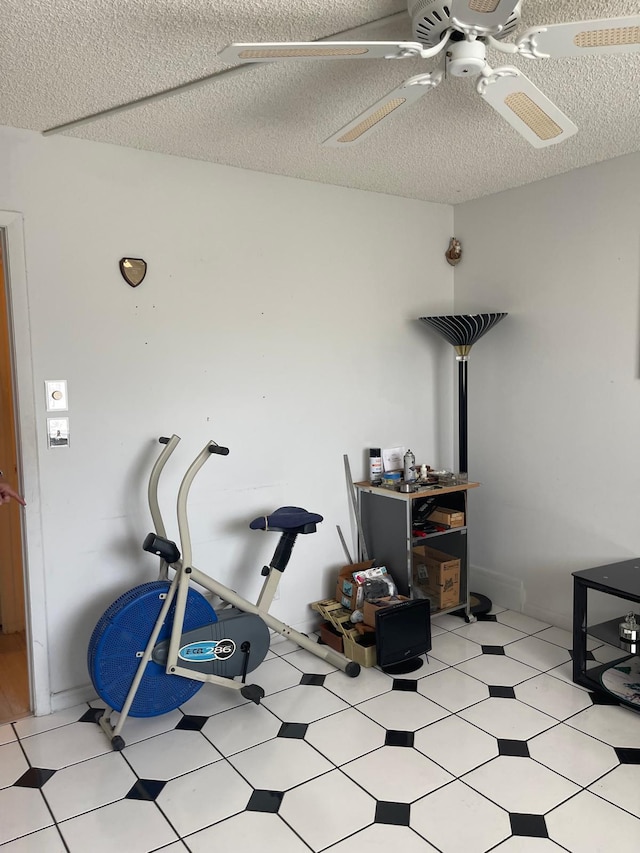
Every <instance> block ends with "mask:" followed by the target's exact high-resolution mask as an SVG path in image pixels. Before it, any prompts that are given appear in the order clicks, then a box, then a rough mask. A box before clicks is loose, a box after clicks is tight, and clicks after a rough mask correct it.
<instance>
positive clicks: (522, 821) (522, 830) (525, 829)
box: [509, 813, 549, 838]
mask: <svg viewBox="0 0 640 853" xmlns="http://www.w3.org/2000/svg"><path fill="white" fill-rule="evenodd" d="M509 820H510V821H511V832H513V834H514V835H528V836H529V837H530V838H548V837H549V833H548V832H547V824H546V822H545V819H544V817H543V815H541V814H514V813H511V814H509Z"/></svg>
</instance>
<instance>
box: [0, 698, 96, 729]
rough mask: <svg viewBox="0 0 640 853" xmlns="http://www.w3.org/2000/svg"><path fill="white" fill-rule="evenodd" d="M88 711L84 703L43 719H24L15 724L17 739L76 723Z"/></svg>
mask: <svg viewBox="0 0 640 853" xmlns="http://www.w3.org/2000/svg"><path fill="white" fill-rule="evenodd" d="M88 710H89V706H88V705H87V704H86V702H85V703H83V704H82V705H74V706H73V707H72V708H65V710H64V711H56V713H55V714H47V715H46V716H44V717H25V718H24V719H22V720H18V722H17V723H15V724H14V725H15V727H16V731H17V733H18V737H21V738H23V737H29V736H30V735H37V734H40V733H41V732H48V731H51V729H57V728H59V727H60V726H66V725H68V724H69V723H77V722H78V720H79V719H80V717H81V716H82V715H83V714H84V713H85V712H86V711H88Z"/></svg>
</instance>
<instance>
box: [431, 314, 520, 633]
mask: <svg viewBox="0 0 640 853" xmlns="http://www.w3.org/2000/svg"><path fill="white" fill-rule="evenodd" d="M506 316H507V315H506V313H505V314H449V315H448V316H444V317H420V319H421V320H422V322H423V323H425V324H426V325H427V326H429V327H430V328H431V329H435V330H436V332H438V333H439V334H440V335H442V337H443V338H444V339H445V340H446V341H448V342H449V343H450V344H452V345H453V347H454V348H455V351H456V361H457V362H458V458H459V463H458V470H459V471H460V473H463V474H468V471H469V466H468V460H467V362H468V361H469V353H470V351H471V347H472V346H473V344H475V342H476V341H477V340H478V339H479V338H481V337H482V336H483V335H484V334H486V333H487V332H488V331H489V329H492V328H493V327H494V326H495V325H496V323H499V322H500V320H502V318H503V317H506ZM469 601H470V604H471V612H472V613H473V614H475V615H476V616H478V617H480V618H482V616H483V615H484V614H486V613H488V612H489V611H490V610H491V607H492V606H493V605H492V602H491V599H489V598H487V597H486V595H480V594H479V593H477V592H470V593H469ZM455 615H459V616H462V615H464V613H463V611H461V610H460V611H458V612H457V614H455ZM465 618H467V617H465ZM494 618H495V617H494Z"/></svg>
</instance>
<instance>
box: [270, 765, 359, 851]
mask: <svg viewBox="0 0 640 853" xmlns="http://www.w3.org/2000/svg"><path fill="white" fill-rule="evenodd" d="M375 810H376V801H375V800H374V799H373V797H370V796H369V794H366V793H365V792H364V791H363V790H362V788H359V787H358V785H356V784H355V782H352V781H351V779H349V778H348V777H347V776H345V775H344V774H343V773H342V772H341V771H340V770H332V771H331V773H326V774H325V775H324V776H320V777H319V778H318V779H313V780H312V781H311V782H305V784H304V785H300V787H298V788H294V789H293V790H292V791H287V793H286V794H285V795H284V799H283V801H282V805H281V806H280V812H279V814H280V816H281V817H282V818H283V819H284V820H285V821H286V822H287V823H288V824H289V826H291V827H292V828H293V829H294V830H295V831H296V832H297V833H298V834H299V835H300V836H301V837H302V838H303V839H304V841H306V842H307V844H309V846H310V847H311V848H312V850H324V848H325V847H328V846H329V845H330V844H334V843H335V842H336V841H340V840H341V839H343V838H344V837H345V836H347V835H351V833H353V832H357V830H359V829H363V828H364V827H365V826H368V825H369V824H370V823H372V821H373V818H374V815H375ZM354 853H355V851H354Z"/></svg>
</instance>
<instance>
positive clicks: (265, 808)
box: [247, 791, 284, 814]
mask: <svg viewBox="0 0 640 853" xmlns="http://www.w3.org/2000/svg"><path fill="white" fill-rule="evenodd" d="M283 797H284V792H282V791H254V792H253V794H251V796H250V797H249V802H248V803H247V811H248V812H271V814H275V813H276V812H277V811H278V809H279V808H280V804H281V803H282V798H283Z"/></svg>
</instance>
